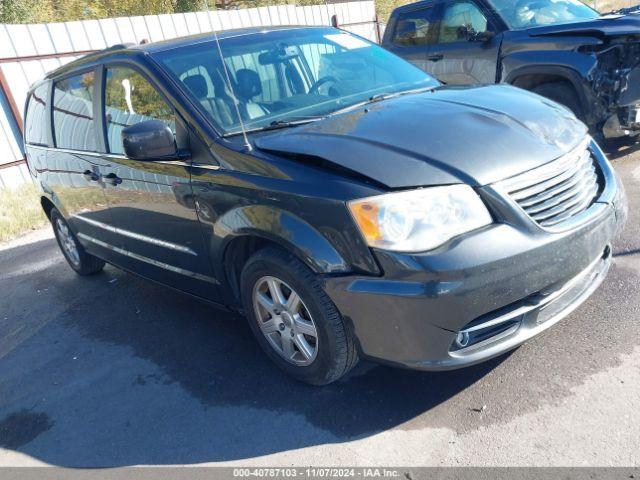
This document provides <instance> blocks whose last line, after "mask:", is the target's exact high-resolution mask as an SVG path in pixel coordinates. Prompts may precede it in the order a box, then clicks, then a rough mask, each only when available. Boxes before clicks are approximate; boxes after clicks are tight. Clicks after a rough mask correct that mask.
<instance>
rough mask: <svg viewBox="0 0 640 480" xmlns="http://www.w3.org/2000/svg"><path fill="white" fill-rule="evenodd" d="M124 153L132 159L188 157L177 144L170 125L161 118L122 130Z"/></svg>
mask: <svg viewBox="0 0 640 480" xmlns="http://www.w3.org/2000/svg"><path fill="white" fill-rule="evenodd" d="M122 146H123V148H124V154H125V155H126V156H127V158H130V159H131V160H147V161H153V160H175V159H177V158H184V157H185V156H187V157H188V154H187V155H185V152H183V151H180V150H179V149H178V146H177V145H176V137H175V135H174V134H173V132H172V131H171V129H170V128H169V126H168V125H167V124H165V123H163V122H161V121H160V120H147V121H145V122H140V123H136V124H135V125H131V126H130V127H127V128H125V129H123V130H122Z"/></svg>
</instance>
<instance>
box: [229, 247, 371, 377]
mask: <svg viewBox="0 0 640 480" xmlns="http://www.w3.org/2000/svg"><path fill="white" fill-rule="evenodd" d="M241 288H242V300H243V305H244V309H245V313H246V315H247V319H248V320H249V325H250V326H251V330H252V331H253V333H254V335H255V337H256V339H257V340H258V343H260V345H261V347H262V348H263V349H264V351H265V352H266V354H267V355H268V356H269V357H270V358H271V360H273V362H274V363H275V364H276V365H278V367H280V368H281V369H282V370H284V371H285V372H286V373H288V374H289V375H291V376H292V377H294V378H296V379H298V380H301V381H303V382H306V383H309V384H312V385H326V384H328V383H331V382H334V381H336V380H337V379H339V378H340V377H342V376H343V375H345V374H346V373H347V372H348V371H349V370H350V369H351V368H353V366H355V364H356V363H357V361H358V357H357V354H356V349H355V344H354V341H353V338H352V335H351V333H350V332H349V330H348V329H347V327H346V325H345V323H344V320H343V319H342V316H341V315H340V313H339V312H338V310H337V308H336V306H335V305H334V304H333V302H332V301H331V300H330V299H329V297H328V296H327V294H326V293H325V292H324V290H323V289H322V286H321V283H320V281H319V280H318V278H317V276H316V275H315V274H314V273H313V272H312V271H311V270H309V269H308V268H307V267H306V266H305V265H304V264H303V263H302V262H300V261H299V260H298V259H297V258H295V257H294V256H293V255H291V254H289V253H287V252H285V251H283V250H280V249H277V248H265V249H263V250H260V251H259V252H257V253H256V254H254V255H253V256H252V257H251V258H250V259H249V260H248V261H247V263H246V265H245V267H244V269H243V271H242V276H241Z"/></svg>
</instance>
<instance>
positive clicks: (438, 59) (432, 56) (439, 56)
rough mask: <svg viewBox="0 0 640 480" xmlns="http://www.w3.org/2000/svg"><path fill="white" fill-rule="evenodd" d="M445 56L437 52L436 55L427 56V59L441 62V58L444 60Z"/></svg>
mask: <svg viewBox="0 0 640 480" xmlns="http://www.w3.org/2000/svg"><path fill="white" fill-rule="evenodd" d="M443 58H444V55H443V54H441V53H436V54H435V55H429V56H428V57H427V60H429V61H430V62H439V61H440V60H442V59H443Z"/></svg>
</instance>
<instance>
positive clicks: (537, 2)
mask: <svg viewBox="0 0 640 480" xmlns="http://www.w3.org/2000/svg"><path fill="white" fill-rule="evenodd" d="M489 3H490V4H491V5H492V6H493V8H494V10H495V11H496V12H497V13H498V14H499V15H500V17H502V19H503V20H504V21H505V22H506V24H507V25H508V26H509V28H510V29H512V30H518V29H523V28H531V27H539V26H543V25H555V24H560V23H570V22H578V21H581V20H593V19H595V18H598V17H599V16H600V14H599V13H598V12H597V11H596V10H594V9H593V8H591V7H589V6H587V5H585V4H584V3H582V2H580V1H579V0H489Z"/></svg>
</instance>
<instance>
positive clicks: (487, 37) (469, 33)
mask: <svg viewBox="0 0 640 480" xmlns="http://www.w3.org/2000/svg"><path fill="white" fill-rule="evenodd" d="M495 36H496V34H495V33H493V32H490V31H489V30H485V31H484V32H476V31H475V30H474V29H473V28H472V27H470V26H467V25H462V26H461V27H459V28H458V38H466V39H467V41H468V42H479V43H487V42H489V41H491V40H492V39H493V37H495Z"/></svg>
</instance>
